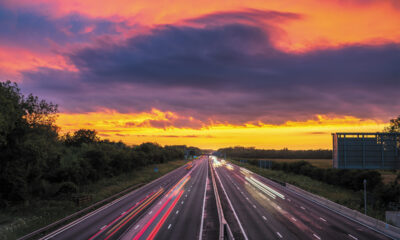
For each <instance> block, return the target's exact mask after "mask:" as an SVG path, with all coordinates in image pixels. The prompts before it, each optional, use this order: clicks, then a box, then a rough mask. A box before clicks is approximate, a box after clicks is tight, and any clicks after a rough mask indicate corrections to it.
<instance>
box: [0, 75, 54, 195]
mask: <svg viewBox="0 0 400 240" xmlns="http://www.w3.org/2000/svg"><path fill="white" fill-rule="evenodd" d="M56 113H57V105H54V104H52V103H47V102H46V101H44V100H39V98H38V97H35V96H33V95H29V96H28V97H27V98H25V97H24V96H23V95H22V94H21V92H20V89H19V88H18V86H17V84H16V83H11V82H10V81H7V82H0V165H1V168H0V186H7V187H2V188H0V195H1V197H2V198H5V199H8V200H26V199H27V198H28V196H30V195H31V194H32V193H36V192H37V191H35V188H34V186H35V185H37V182H38V181H39V180H40V179H41V178H42V176H43V174H44V172H45V167H46V165H47V163H48V162H50V161H51V159H52V158H57V157H58V156H57V155H58V153H57V151H58V150H57V147H56V145H57V142H58V134H57V128H56V127H55V125H54V122H55V114H56Z"/></svg>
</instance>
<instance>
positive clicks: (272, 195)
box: [245, 177, 276, 199]
mask: <svg viewBox="0 0 400 240" xmlns="http://www.w3.org/2000/svg"><path fill="white" fill-rule="evenodd" d="M245 178H246V180H247V181H248V182H250V183H251V184H252V185H253V186H255V187H256V188H258V189H259V190H260V191H262V192H263V193H265V194H267V195H268V196H270V197H272V198H273V199H275V198H276V196H275V195H274V194H273V193H271V192H269V191H268V190H266V189H264V188H263V187H262V186H260V185H259V184H257V183H256V182H254V181H253V180H251V179H250V178H248V177H245Z"/></svg>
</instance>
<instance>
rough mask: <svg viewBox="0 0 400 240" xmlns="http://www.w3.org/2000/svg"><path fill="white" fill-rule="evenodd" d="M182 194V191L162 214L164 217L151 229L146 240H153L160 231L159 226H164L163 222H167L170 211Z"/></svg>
mask: <svg viewBox="0 0 400 240" xmlns="http://www.w3.org/2000/svg"><path fill="white" fill-rule="evenodd" d="M182 194H183V191H182V190H181V191H180V193H179V195H178V197H176V199H175V200H174V202H173V203H172V205H171V206H170V207H169V208H168V210H167V212H166V213H165V214H164V216H163V217H162V218H161V220H160V221H159V222H158V223H157V226H156V227H155V228H154V229H153V231H152V232H151V233H150V235H149V237H148V238H147V239H148V240H152V239H154V237H155V236H156V235H157V233H158V231H159V230H160V228H161V226H162V225H163V224H164V222H165V220H167V218H168V216H169V215H170V213H171V211H172V209H174V207H175V206H176V203H177V202H178V201H179V199H180V198H181V196H182Z"/></svg>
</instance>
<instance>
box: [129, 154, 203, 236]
mask: <svg viewBox="0 0 400 240" xmlns="http://www.w3.org/2000/svg"><path fill="white" fill-rule="evenodd" d="M207 165H208V164H207V158H201V159H199V160H196V161H195V162H194V164H193V168H192V170H190V171H189V172H188V174H187V175H186V176H184V177H183V178H182V179H181V180H180V182H178V184H177V185H176V186H174V187H173V188H172V189H171V190H170V192H169V193H167V194H166V195H165V196H164V197H163V198H161V199H160V200H159V202H158V203H157V204H155V205H154V206H153V207H151V209H149V210H148V211H149V213H148V214H146V216H144V217H143V218H141V219H140V220H139V221H137V222H135V224H134V225H132V226H131V228H130V229H129V230H128V231H127V232H126V233H124V235H123V236H122V237H121V239H198V238H199V233H200V226H201V221H202V218H203V215H202V213H203V202H204V193H205V191H204V190H205V185H206V181H207ZM137 226H140V227H137Z"/></svg>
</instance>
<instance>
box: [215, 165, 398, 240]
mask: <svg viewBox="0 0 400 240" xmlns="http://www.w3.org/2000/svg"><path fill="white" fill-rule="evenodd" d="M213 165H214V168H215V170H216V171H215V172H216V176H217V179H218V181H219V183H220V184H221V183H222V186H221V188H222V193H220V195H225V202H222V204H225V205H229V209H228V211H232V212H233V213H234V215H236V217H232V218H231V219H229V218H227V221H228V224H230V225H231V229H232V231H233V232H234V235H235V238H236V239H316V240H321V239H349V240H357V239H360V240H361V239H371V240H372V239H374V240H376V239H390V238H388V237H386V236H384V235H382V234H379V233H377V232H375V231H373V230H371V229H369V228H367V227H365V226H363V225H360V224H358V223H356V222H353V221H351V220H349V219H347V218H345V217H343V216H341V215H339V214H337V213H335V212H332V211H330V210H328V209H326V208H324V207H322V206H320V205H317V204H315V203H313V202H311V201H309V200H307V199H305V198H303V197H300V196H298V195H297V194H295V193H293V192H291V191H289V190H287V189H286V188H285V187H284V186H282V185H280V184H278V183H275V182H273V181H270V180H269V179H266V178H263V177H261V176H259V175H257V174H254V173H252V172H250V171H248V170H246V169H243V168H240V167H238V166H236V165H234V164H221V162H220V161H215V164H213ZM227 199H229V200H227ZM224 211H227V210H225V209H224ZM227 214H229V213H227ZM235 226H239V227H236V228H235Z"/></svg>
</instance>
